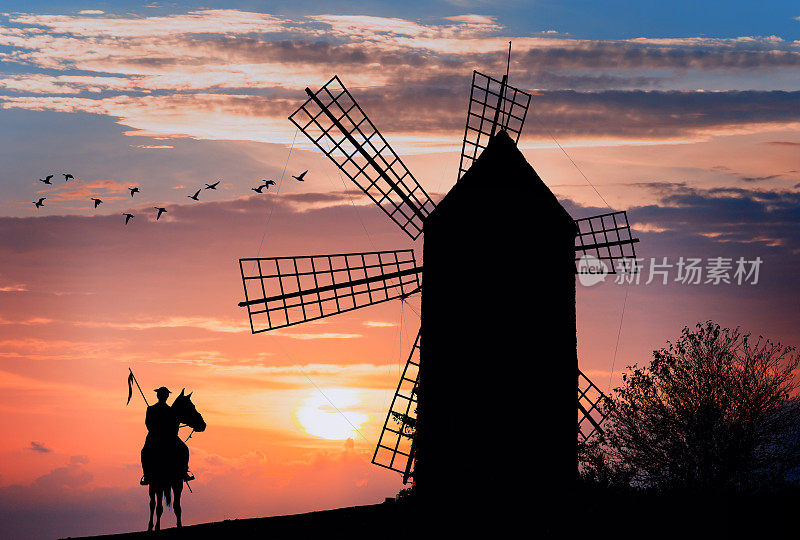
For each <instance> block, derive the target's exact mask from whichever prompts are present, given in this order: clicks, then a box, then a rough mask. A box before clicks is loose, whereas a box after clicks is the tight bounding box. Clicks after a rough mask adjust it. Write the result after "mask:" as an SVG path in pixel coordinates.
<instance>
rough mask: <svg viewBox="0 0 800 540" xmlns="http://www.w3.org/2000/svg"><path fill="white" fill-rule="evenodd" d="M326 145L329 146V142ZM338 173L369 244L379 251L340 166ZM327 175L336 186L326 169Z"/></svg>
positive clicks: (334, 185) (337, 169)
mask: <svg viewBox="0 0 800 540" xmlns="http://www.w3.org/2000/svg"><path fill="white" fill-rule="evenodd" d="M323 142H325V143H327V141H323ZM325 146H326V148H327V144H326V145H325ZM336 174H337V175H338V176H339V181H340V182H341V183H342V188H343V189H344V192H345V194H346V195H347V198H348V199H350V204H351V205H352V206H353V210H355V212H356V216H357V217H358V221H359V222H360V223H361V228H362V229H364V234H366V235H367V240H368V241H369V244H370V245H371V246H372V249H373V251H378V248H376V247H375V242H373V241H372V237H371V236H370V235H369V231H368V230H367V226H366V225H364V220H363V219H361V212H359V210H358V207H357V206H356V203H355V202H354V201H353V196H352V195H350V193H349V192H348V191H347V184H346V183H345V181H344V178H342V173H341V171H340V170H339V168H338V167H337V168H336ZM325 176H327V177H328V181H329V182H330V183H331V185H332V186H333V187H334V188H335V187H336V184H334V183H333V180H331V177H330V175H329V174H328V171H325Z"/></svg>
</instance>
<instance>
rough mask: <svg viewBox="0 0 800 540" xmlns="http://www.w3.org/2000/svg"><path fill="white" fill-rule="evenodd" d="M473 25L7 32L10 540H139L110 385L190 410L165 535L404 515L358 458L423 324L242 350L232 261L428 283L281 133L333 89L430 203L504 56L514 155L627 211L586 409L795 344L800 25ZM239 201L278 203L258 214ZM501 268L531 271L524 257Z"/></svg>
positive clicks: (588, 303) (1, 24)
mask: <svg viewBox="0 0 800 540" xmlns="http://www.w3.org/2000/svg"><path fill="white" fill-rule="evenodd" d="M496 4H497V3H495V2H484V1H471V0H452V1H449V2H416V1H409V2H401V3H398V2H374V3H370V4H368V5H366V4H365V3H363V2H359V3H354V2H340V1H333V2H326V3H325V4H324V5H322V4H319V3H316V2H307V1H303V0H296V1H292V2H271V3H269V6H268V7H265V4H264V3H261V2H225V3H222V2H206V3H203V4H195V3H188V2H170V3H162V2H151V3H141V2H72V1H66V2H64V1H59V2H54V1H39V2H26V3H24V4H20V5H19V6H10V5H8V3H3V4H2V6H0V7H2V9H0V160H1V162H2V167H0V186H2V192H1V193H2V194H1V195H0V261H2V262H0V344H1V345H0V411H2V414H0V430H2V432H3V437H2V438H0V526H2V528H3V529H4V530H6V531H10V532H11V533H13V534H12V535H13V537H15V538H42V537H60V536H76V535H80V534H99V533H103V532H119V531H126V530H136V529H141V528H143V526H144V525H145V523H146V519H147V515H146V514H147V500H146V494H145V491H144V489H143V488H141V487H140V486H139V485H138V479H139V476H140V467H139V463H138V459H139V449H140V447H141V444H142V442H143V440H144V435H145V428H144V422H143V421H144V404H143V402H142V399H141V397H140V396H136V395H134V397H133V400H132V401H131V403H130V405H128V406H127V407H126V405H125V399H126V397H127V386H126V378H127V374H128V368H131V369H133V371H134V372H135V373H136V376H137V378H138V380H139V381H140V382H141V384H142V388H143V390H144V392H145V395H146V396H147V398H148V400H150V402H151V403H152V400H153V399H154V397H155V395H154V393H153V392H152V390H153V389H154V388H157V387H159V386H161V385H165V386H167V387H169V388H170V389H171V390H173V392H179V391H180V389H181V388H186V391H187V392H189V391H193V392H194V394H193V401H194V403H195V404H196V405H197V408H198V410H199V411H200V412H201V413H202V414H203V416H204V418H205V420H206V422H207V424H208V426H209V427H208V429H207V430H206V432H204V433H201V434H195V435H194V436H193V437H192V439H190V441H189V445H190V448H191V452H192V458H191V468H192V470H193V472H194V473H195V475H196V476H197V480H196V481H195V482H193V483H192V486H193V489H194V493H192V494H188V496H187V497H186V500H185V503H184V523H198V522H203V521H212V520H219V519H227V518H245V517H255V516H267V515H277V514H285V513H294V512H303V511H310V510H316V509H324V508H335V507H341V506H349V505H354V504H369V503H374V502H379V501H381V500H382V499H383V497H387V496H393V495H394V494H395V493H396V492H397V491H398V490H399V489H401V488H402V482H401V479H400V477H399V475H397V474H395V473H393V472H391V471H386V470H383V469H380V468H378V467H376V466H374V465H371V464H370V459H371V457H372V451H373V448H374V444H375V442H376V440H377V437H378V434H379V431H380V428H381V426H382V424H383V420H384V418H385V414H386V410H387V408H388V405H389V403H390V401H391V397H392V394H393V392H394V388H395V386H396V384H397V380H398V377H399V371H400V370H401V369H402V366H403V363H404V361H405V358H406V356H407V355H408V353H409V351H410V349H411V347H412V345H413V342H414V338H415V336H416V333H417V329H418V326H419V317H418V313H419V310H420V305H419V299H418V297H412V298H410V299H409V300H408V301H407V302H405V303H400V302H397V301H395V302H389V303H384V304H381V305H378V306H373V307H370V308H365V309H361V310H357V311H354V312H350V313H347V314H341V315H337V316H335V317H330V318H325V319H321V320H319V321H314V322H312V323H308V324H304V325H299V326H293V327H290V328H286V329H282V330H279V331H276V332H269V333H262V334H258V335H252V334H251V333H250V331H249V323H248V319H247V314H246V312H245V311H243V310H242V309H241V308H238V307H237V305H236V304H237V302H238V301H240V300H242V299H243V290H242V284H241V278H240V275H239V266H238V259H239V258H240V257H255V256H279V255H304V254H323V253H342V252H352V251H368V250H384V249H385V250H389V249H407V248H414V249H415V250H416V252H417V256H418V257H419V258H421V253H422V249H421V248H422V242H423V241H424V240H423V238H420V239H419V240H417V241H416V242H412V241H411V240H410V239H409V238H408V237H407V236H405V235H404V234H403V233H402V232H401V231H400V230H399V229H398V228H397V227H396V226H395V225H394V223H392V222H391V221H390V220H389V219H388V218H387V217H386V216H385V215H384V214H383V213H382V212H381V211H380V210H379V209H377V208H375V207H374V205H373V204H372V203H371V202H370V201H369V200H368V199H366V198H365V197H364V196H363V194H362V193H361V192H360V191H359V190H358V188H357V187H356V186H355V185H353V184H348V182H349V181H348V180H347V179H346V178H344V177H343V176H341V175H340V174H339V173H338V171H337V169H336V168H335V166H333V165H332V164H331V163H330V162H328V161H327V159H326V158H325V156H323V155H322V154H321V153H320V152H318V151H317V150H315V149H314V147H313V145H311V144H310V142H309V141H307V140H306V139H305V137H304V135H303V134H302V133H298V132H297V131H296V130H295V128H294V126H293V125H292V124H291V123H290V122H289V121H288V120H287V117H288V116H289V114H291V113H292V112H293V111H294V110H295V109H296V108H297V107H298V106H299V105H300V104H301V103H302V102H303V100H304V99H305V93H304V88H305V87H306V86H309V87H311V88H319V87H320V86H321V85H323V84H324V83H325V82H326V81H327V80H328V79H330V77H332V76H333V75H335V74H337V75H339V77H340V78H341V79H342V81H343V82H344V83H345V84H346V85H347V87H348V88H349V89H350V91H351V93H352V94H353V95H354V96H355V98H356V99H357V100H358V102H359V104H360V105H361V106H362V107H363V108H364V110H365V111H366V112H367V114H368V115H369V116H370V118H371V119H372V121H373V122H374V123H375V124H376V126H377V127H378V128H379V129H380V130H381V132H382V133H383V135H384V136H385V137H386V138H387V139H388V140H389V142H390V143H391V144H392V146H393V147H394V148H395V150H397V152H398V153H399V154H400V155H401V156H402V158H403V161H404V162H405V163H406V165H407V166H408V167H409V169H411V170H412V171H413V173H414V175H415V177H416V178H417V179H418V180H419V182H420V183H421V184H422V185H423V186H424V187H425V189H426V190H427V191H428V193H430V194H431V196H432V198H433V199H434V200H437V201H438V200H440V199H441V198H442V197H443V196H444V195H445V194H446V193H447V191H448V190H449V189H450V188H451V187H452V186H453V185H454V184H455V182H456V174H457V171H458V156H459V150H460V145H461V139H462V136H463V130H464V121H465V117H466V105H467V99H468V96H469V86H470V81H471V73H472V70H474V69H477V70H479V71H481V72H484V73H487V74H492V75H494V76H497V77H499V76H500V75H502V74H503V73H504V72H505V67H506V51H507V46H508V41H509V40H511V41H512V54H511V60H510V72H509V79H510V82H511V84H512V85H514V86H516V87H518V88H520V89H523V90H526V91H528V92H530V93H531V94H532V96H533V98H532V104H531V109H530V110H529V113H528V116H527V119H526V122H525V126H524V129H523V132H522V136H521V138H520V141H519V147H520V149H521V150H522V151H523V153H524V154H525V156H526V158H527V159H528V161H529V162H530V163H531V164H532V165H533V167H534V168H535V169H536V170H537V172H538V173H539V175H540V176H541V177H542V179H543V180H544V181H545V183H546V184H547V185H548V186H549V187H550V189H551V190H552V191H553V192H554V193H555V194H556V195H557V196H558V198H559V200H560V201H561V202H562V204H563V205H564V207H565V208H566V209H567V210H568V211H569V212H570V213H571V214H572V215H573V217H575V218H580V217H586V216H590V215H595V214H598V213H602V212H607V211H609V209H613V210H627V211H628V216H629V220H630V223H631V225H632V227H633V230H634V233H635V235H636V236H637V237H638V238H639V239H640V243H639V244H637V255H638V256H639V257H640V258H641V259H642V260H641V261H640V265H641V267H642V272H641V273H640V275H639V281H638V283H637V282H635V281H634V282H633V283H625V282H618V281H621V280H620V279H618V278H617V277H615V276H613V275H612V276H608V277H607V278H606V280H605V282H601V283H597V284H594V285H591V286H587V285H584V284H583V283H582V282H581V281H580V280H576V287H577V313H578V359H579V364H580V367H581V369H582V370H583V371H584V372H585V373H586V374H587V375H588V376H589V377H590V378H591V379H592V380H593V381H594V382H595V383H596V384H597V385H598V386H599V387H600V388H601V389H603V390H604V391H608V390H609V389H610V388H613V387H615V386H617V385H618V384H619V382H620V375H621V373H622V372H624V370H625V367H626V366H629V365H632V364H635V363H638V364H639V365H642V364H644V363H646V362H647V361H648V360H649V358H651V354H652V351H653V350H654V349H657V348H660V347H662V346H664V345H665V344H666V342H667V341H668V340H674V339H676V338H677V337H678V335H679V334H680V331H681V329H682V328H683V327H684V326H686V325H689V326H692V325H694V324H696V323H698V322H701V321H706V320H714V321H717V322H719V323H720V324H722V325H724V326H729V327H736V326H740V327H741V328H742V329H743V330H745V331H751V332H753V334H755V335H763V336H765V337H767V338H771V339H774V340H778V341H781V342H782V343H785V344H788V345H798V344H800V331H798V328H797V321H798V315H799V313H798V311H799V308H798V294H797V291H798V290H799V289H800V277H798V276H800V264H798V257H797V256H798V253H800V232H798V231H800V227H798V225H800V207H799V206H798V205H799V204H800V132H798V125H799V124H800V77H799V75H800V8H799V7H798V6H797V4H796V3H794V2H789V1H767V2H759V3H752V2H743V1H742V2H729V3H727V4H726V5H725V7H724V9H723V8H720V6H719V4H718V3H715V2H707V1H694V2H688V1H679V2H631V3H628V2H604V3H602V5H601V4H598V3H596V2H586V1H580V2H579V1H567V2H555V1H549V2H545V1H542V2H517V1H509V2H504V3H503V4H502V6H498V5H496ZM303 170H309V173H308V176H307V179H306V181H305V182H303V183H300V182H297V181H295V180H293V179H292V178H291V175H292V174H298V173H299V172H302V171H303ZM63 173H71V174H72V175H74V179H72V180H69V181H65V180H64V177H63V176H62V174H63ZM50 174H53V175H54V177H53V179H52V184H51V185H47V184H44V183H42V182H41V181H40V179H44V178H45V177H46V176H47V175H50ZM264 179H274V180H275V181H276V185H275V186H273V187H272V188H270V190H268V191H266V192H265V193H263V194H257V193H254V192H253V191H251V188H253V187H255V186H256V185H258V184H259V183H260V181H262V180H264ZM217 180H220V181H221V182H220V185H219V187H218V189H217V190H202V191H201V193H200V195H199V199H200V200H199V201H197V202H195V201H193V200H190V199H188V198H187V197H188V196H189V195H191V194H193V193H194V192H195V191H196V190H197V189H200V188H203V187H204V185H205V184H206V183H212V182H215V181H217ZM131 187H138V188H139V192H138V193H136V194H135V196H133V197H131V195H130V192H129V190H128V188H131ZM486 189H497V190H503V189H505V188H504V186H503V184H502V182H498V183H497V184H496V185H492V186H487V188H486ZM508 196H509V197H513V196H514V194H513V193H511V192H509V193H508ZM40 197H45V201H44V206H42V207H40V208H37V207H35V206H34V205H33V204H32V201H36V200H38V199H39V198H40ZM92 197H96V198H100V199H102V201H103V203H102V204H101V205H100V206H99V207H97V208H94V204H93V202H92V201H91V198H92ZM157 206H160V207H164V208H166V209H167V213H166V214H165V215H164V216H163V217H162V218H161V219H159V220H158V221H156V220H155V212H156V211H155V210H154V207H157ZM535 207H536V206H535V201H531V211H535ZM124 212H127V213H131V214H133V215H134V216H135V217H134V218H133V219H132V220H131V222H130V223H129V224H128V225H125V218H124V217H123V216H122V213H124ZM476 220H478V223H477V225H478V226H479V225H480V223H479V217H476ZM519 245H520V247H521V249H523V250H529V251H530V252H531V253H535V252H536V237H535V235H520V237H519ZM475 252H476V257H480V252H481V245H479V242H476V245H475ZM692 261H694V262H692ZM506 264H518V262H517V261H513V260H509V261H507V262H506ZM690 264H693V265H694V267H696V268H699V269H700V271H701V273H702V274H701V275H700V278H699V281H700V282H699V283H694V281H695V277H697V275H696V274H693V275H692V276H693V277H692V276H690V278H689V279H686V277H687V276H686V272H685V268H686V267H687V266H688V265H690ZM465 271H470V269H465ZM714 276H716V277H714ZM533 286H542V287H543V286H547V285H546V284H533ZM491 287H492V285H491V284H486V285H485V286H484V290H483V291H482V293H483V294H487V293H488V294H491ZM486 289H488V291H487V290H486ZM534 313H535V310H534ZM479 320H480V319H479V316H477V315H476V321H477V322H478V323H479ZM531 323H532V324H534V323H535V320H532V321H531ZM532 361H540V362H552V361H554V360H551V359H536V358H535V354H533V353H532ZM457 368H458V366H457V365H454V369H457ZM543 370H546V367H543ZM542 383H543V382H542ZM540 384H541V383H540ZM354 427H355V428H357V430H356V429H354ZM171 519H173V518H172V517H171V516H168V517H167V518H166V520H167V521H166V523H167V524H168V525H170V524H171V523H173V522H172V521H170V520H171Z"/></svg>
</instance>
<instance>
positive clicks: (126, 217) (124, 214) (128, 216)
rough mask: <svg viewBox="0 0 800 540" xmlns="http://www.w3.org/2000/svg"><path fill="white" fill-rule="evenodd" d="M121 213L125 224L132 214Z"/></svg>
mask: <svg viewBox="0 0 800 540" xmlns="http://www.w3.org/2000/svg"><path fill="white" fill-rule="evenodd" d="M122 215H123V216H125V225H127V224H128V222H129V221H130V220H131V218H132V217H133V214H126V213H123V214H122Z"/></svg>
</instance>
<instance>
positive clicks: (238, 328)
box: [76, 317, 250, 333]
mask: <svg viewBox="0 0 800 540" xmlns="http://www.w3.org/2000/svg"><path fill="white" fill-rule="evenodd" d="M76 324H77V325H78V326H86V327H92V328H113V329H115V330H152V329H158V328H195V329H201V330H208V331H209V332H226V333H239V332H249V331H250V325H249V324H246V323H244V322H242V321H231V320H222V319H215V318H211V317H166V318H163V319H155V320H145V321H129V322H95V321H81V322H77V323H76Z"/></svg>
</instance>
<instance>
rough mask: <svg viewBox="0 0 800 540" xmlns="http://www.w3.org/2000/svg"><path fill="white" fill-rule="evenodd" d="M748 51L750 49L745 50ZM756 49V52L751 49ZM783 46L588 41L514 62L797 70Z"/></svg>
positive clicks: (798, 57)
mask: <svg viewBox="0 0 800 540" xmlns="http://www.w3.org/2000/svg"><path fill="white" fill-rule="evenodd" d="M746 47H750V48H746ZM753 47H758V49H753ZM785 47H787V45H785V44H763V43H750V44H747V45H745V44H739V45H715V44H711V43H702V42H700V43H697V44H694V45H679V46H665V45H654V44H648V43H632V42H602V41H589V42H581V43H578V44H577V45H576V46H574V47H558V46H555V47H549V48H535V49H530V50H528V51H526V52H524V53H520V54H519V57H518V59H517V61H516V63H517V64H518V67H519V68H520V69H523V70H525V69H540V68H542V67H550V68H559V69H664V68H672V69H689V68H693V69H705V70H707V69H753V68H776V67H799V66H800V52H797V51H791V50H782V49H784V48H785Z"/></svg>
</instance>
